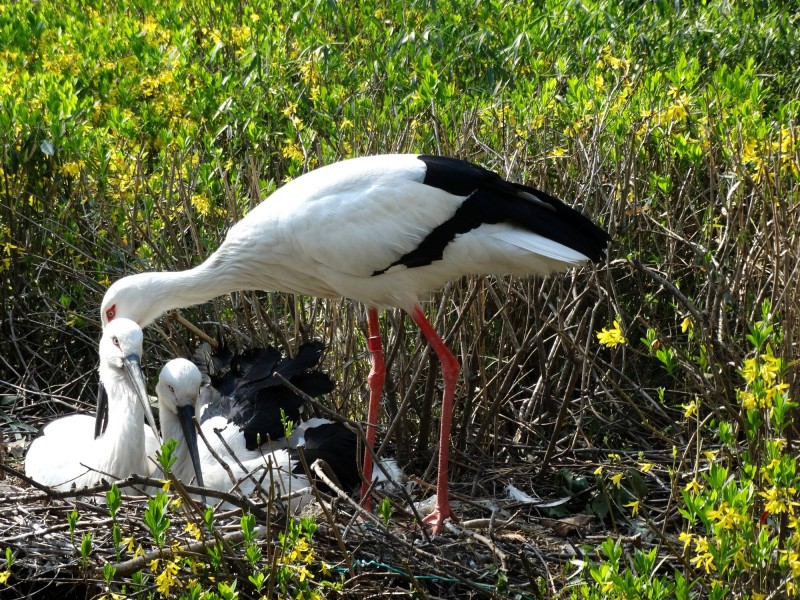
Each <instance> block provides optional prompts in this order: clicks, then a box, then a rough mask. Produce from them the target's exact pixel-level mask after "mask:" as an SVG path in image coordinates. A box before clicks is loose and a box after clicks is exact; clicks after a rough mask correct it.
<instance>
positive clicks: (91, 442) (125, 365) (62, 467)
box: [25, 319, 158, 490]
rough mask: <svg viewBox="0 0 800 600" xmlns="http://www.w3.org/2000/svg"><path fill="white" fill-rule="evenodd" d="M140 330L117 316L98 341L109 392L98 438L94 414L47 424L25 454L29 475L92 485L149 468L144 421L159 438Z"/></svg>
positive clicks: (60, 483)
mask: <svg viewBox="0 0 800 600" xmlns="http://www.w3.org/2000/svg"><path fill="white" fill-rule="evenodd" d="M141 360H142V330H141V329H140V328H139V326H138V325H137V324H136V323H134V322H133V321H130V320H128V319H116V320H115V321H114V322H113V323H109V324H108V325H107V326H106V327H105V329H104V330H103V337H102V338H101V339H100V367H99V373H100V384H101V385H103V386H104V387H105V390H106V392H107V396H108V408H109V410H108V413H109V418H108V423H107V427H106V430H105V432H104V433H102V434H100V435H99V436H97V437H95V435H94V431H95V417H92V416H89V415H69V416H67V417H62V418H60V419H57V420H56V421H53V422H52V423H50V424H48V425H47V426H46V427H45V428H44V430H43V432H42V433H43V435H41V436H40V437H38V438H36V439H35V440H34V441H33V443H32V444H31V446H30V448H29V449H28V454H27V456H26V457H25V474H26V475H27V476H28V477H30V478H32V479H34V480H36V481H38V482H39V483H42V484H44V485H47V486H50V487H52V488H54V489H56V490H69V489H70V488H72V487H76V488H78V489H80V488H84V487H91V486H94V485H96V484H98V483H100V482H101V481H102V480H116V479H124V478H125V477H128V476H130V475H132V474H134V473H138V474H143V475H144V474H147V473H149V471H150V468H149V467H148V462H147V457H146V454H145V431H144V428H143V427H142V423H143V420H144V419H146V420H147V423H148V424H149V426H150V428H151V429H152V430H153V432H154V434H155V435H156V437H157V436H158V431H157V430H156V426H155V421H154V419H153V413H152V411H151V409H150V403H149V401H148V397H147V390H146V389H145V383H144V375H143V374H142V367H141Z"/></svg>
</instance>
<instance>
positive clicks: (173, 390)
mask: <svg viewBox="0 0 800 600" xmlns="http://www.w3.org/2000/svg"><path fill="white" fill-rule="evenodd" d="M167 387H168V388H169V391H170V392H172V393H173V394H174V393H175V388H174V387H172V386H171V385H170V384H167Z"/></svg>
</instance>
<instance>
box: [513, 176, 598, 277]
mask: <svg viewBox="0 0 800 600" xmlns="http://www.w3.org/2000/svg"><path fill="white" fill-rule="evenodd" d="M511 185H513V186H514V187H515V188H516V189H517V195H518V196H519V197H522V198H527V197H529V196H530V197H533V198H535V199H536V200H535V201H534V206H536V205H537V204H538V202H541V203H543V205H546V206H547V207H551V208H550V209H544V210H539V211H536V216H535V218H536V221H537V223H536V225H535V226H533V227H532V229H533V230H534V231H535V232H536V233H538V234H540V235H543V236H544V237H546V238H548V239H551V240H553V241H554V242H558V243H559V244H563V245H564V246H567V247H568V248H572V249H573V250H576V251H577V252H580V253H581V254H583V255H584V256H585V257H586V258H588V259H589V260H591V261H592V262H602V261H603V260H605V256H606V248H607V247H608V244H609V242H610V241H611V236H610V235H609V234H608V232H606V231H605V230H604V229H602V228H601V227H598V226H597V225H595V224H594V223H593V222H592V220H591V219H589V217H587V216H585V215H584V214H583V213H581V212H579V211H577V210H575V209H574V208H572V207H571V206H569V205H567V204H565V203H564V202H562V201H561V200H559V199H558V198H556V197H555V196H551V195H550V194H548V193H546V192H543V191H541V190H537V189H535V188H532V187H528V186H525V185H522V184H519V183H512V184H511ZM537 201H538V202H537ZM523 207H524V205H523ZM543 208H544V206H543ZM525 212H529V211H525ZM523 218H524V217H523Z"/></svg>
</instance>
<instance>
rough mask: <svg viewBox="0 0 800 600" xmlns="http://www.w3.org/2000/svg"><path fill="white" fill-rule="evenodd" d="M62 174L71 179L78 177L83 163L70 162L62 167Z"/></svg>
mask: <svg viewBox="0 0 800 600" xmlns="http://www.w3.org/2000/svg"><path fill="white" fill-rule="evenodd" d="M60 171H61V174H62V175H69V176H71V177H77V176H78V175H80V172H81V163H77V162H68V163H64V164H63V165H61V169H60Z"/></svg>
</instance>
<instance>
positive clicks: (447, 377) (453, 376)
mask: <svg viewBox="0 0 800 600" xmlns="http://www.w3.org/2000/svg"><path fill="white" fill-rule="evenodd" d="M411 318H412V319H414V322H415V323H416V324H417V325H418V326H419V328H420V330H422V334H423V335H424V336H425V338H426V339H427V340H428V343H429V344H430V345H431V348H433V351H434V352H436V356H438V357H439V362H440V363H441V364H442V377H443V378H444V395H443V396H442V427H441V431H440V434H439V480H438V482H437V484H436V508H435V509H434V511H433V512H432V513H431V514H430V515H428V516H427V517H425V522H426V523H430V524H431V525H432V526H433V533H434V534H437V533H439V531H440V530H441V528H442V524H443V523H444V520H445V519H447V518H450V519H452V520H453V521H456V522H458V519H457V518H456V516H455V514H454V513H453V511H452V509H451V508H450V498H449V496H448V489H447V469H448V465H449V462H450V461H449V458H450V428H451V425H452V423H453V398H454V396H455V391H456V380H457V379H458V372H459V371H460V370H461V365H459V364H458V360H456V357H455V356H453V353H452V352H450V350H448V348H447V346H445V344H444V341H443V340H442V338H441V337H439V334H438V333H436V331H435V330H434V329H433V326H432V325H431V324H430V322H428V319H426V318H425V315H424V314H423V313H422V309H421V308H420V307H419V306H415V307H414V310H413V311H412V312H411Z"/></svg>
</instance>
